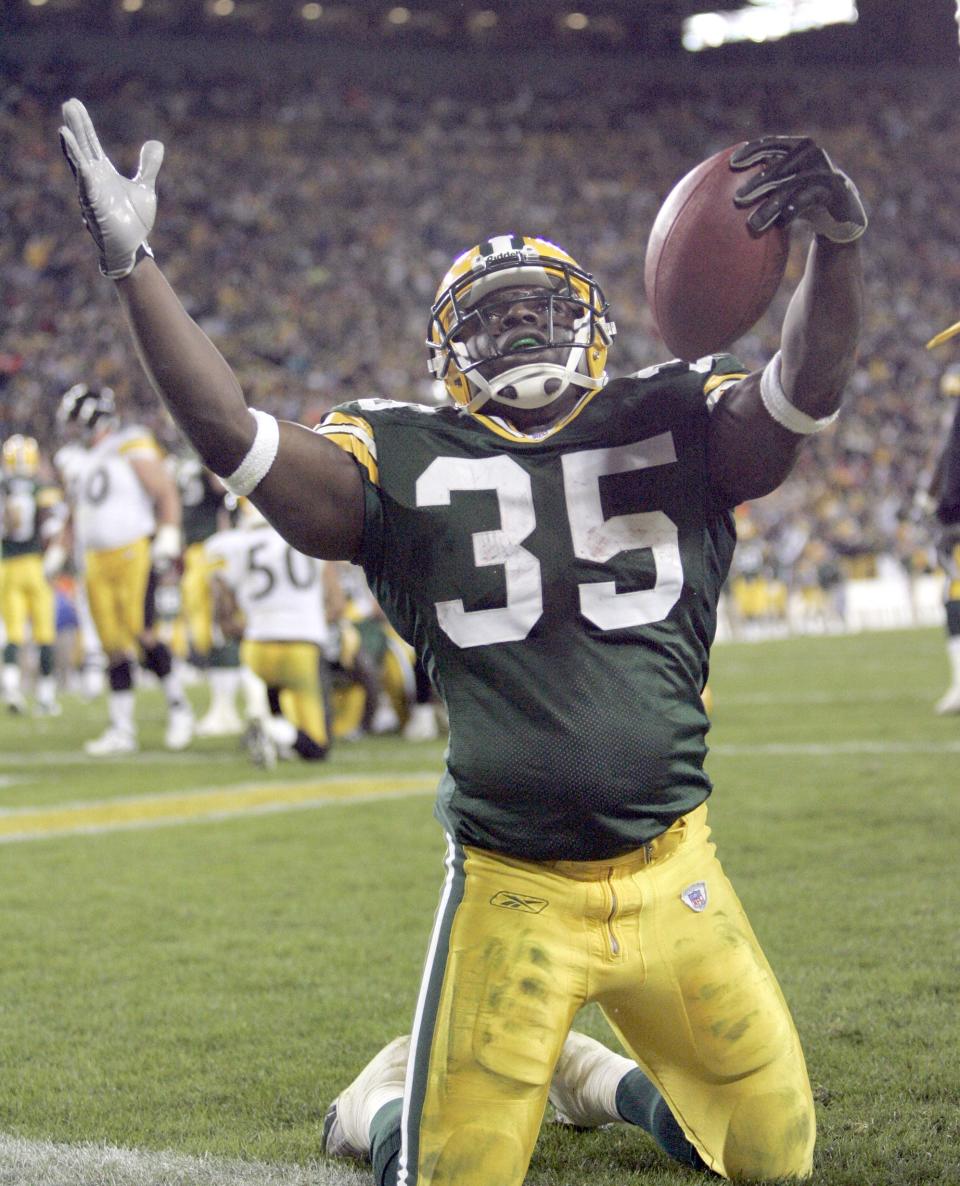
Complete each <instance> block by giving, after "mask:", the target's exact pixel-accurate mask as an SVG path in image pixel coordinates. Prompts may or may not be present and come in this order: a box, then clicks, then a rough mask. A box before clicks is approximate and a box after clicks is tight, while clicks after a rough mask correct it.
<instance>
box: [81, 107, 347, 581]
mask: <svg viewBox="0 0 960 1186" xmlns="http://www.w3.org/2000/svg"><path fill="white" fill-rule="evenodd" d="M63 117H64V126H63V127H62V128H61V129H60V136H61V141H62V144H63V149H64V153H65V155H66V157H67V160H68V162H69V164H70V166H71V168H72V169H73V172H74V175H75V176H76V179H77V187H78V194H79V199H80V208H81V212H82V214H83V219H84V223H85V224H86V226H87V229H88V230H89V231H90V233H91V235H92V236H93V239H94V242H95V243H96V245H97V248H98V250H99V252H100V271H101V272H102V273H103V275H104V276H106V277H107V278H108V279H110V280H112V281H113V282H114V284H115V288H116V292H117V296H118V297H119V299H120V304H121V306H122V308H123V311H124V314H125V317H126V321H127V324H128V326H129V328H130V331H131V333H132V335H133V340H134V343H135V345H136V348H137V353H138V356H139V358H140V361H141V363H142V364H143V367H144V370H145V371H146V374H147V376H148V378H149V379H150V382H151V384H152V385H153V387H154V389H155V390H156V392H157V394H158V395H159V396H160V397H161V399H162V400H163V402H164V403H165V404H166V406H167V408H168V409H169V411H170V414H171V415H172V416H173V418H174V420H175V421H176V422H177V424H178V425H179V427H180V428H181V430H182V431H183V433H184V435H185V436H186V437H187V438H188V440H189V441H190V442H191V444H192V445H193V447H194V448H195V449H196V451H197V453H198V454H199V456H200V457H201V459H202V460H203V462H204V463H205V464H206V465H207V466H208V467H209V468H210V469H211V470H213V472H214V473H215V474H217V475H218V476H219V477H221V478H223V479H225V480H226V481H227V482H228V483H230V482H232V484H233V487H234V488H235V490H236V492H238V493H244V494H249V496H250V498H251V499H252V501H253V502H254V503H255V504H256V505H257V506H258V507H259V508H260V510H261V511H263V513H264V515H266V517H267V519H268V520H269V521H270V522H271V523H272V524H273V525H274V526H275V527H276V528H277V530H278V531H279V532H280V533H281V534H282V535H283V536H284V538H285V539H286V540H287V541H288V542H289V543H290V544H291V545H292V546H293V547H294V548H296V549H297V550H298V551H301V552H305V553H307V554H308V555H314V556H322V557H325V558H327V559H350V558H352V557H353V556H354V555H355V554H356V550H357V547H358V544H359V541H360V532H361V530H362V524H363V492H362V486H361V480H360V475H359V471H358V470H357V468H356V465H355V463H354V462H353V461H352V460H351V459H350V458H349V457H348V456H347V455H346V454H345V453H343V452H342V451H341V450H340V449H338V448H337V447H336V446H335V445H333V444H331V443H330V442H329V441H327V440H324V439H323V438H322V437H319V436H316V435H315V434H313V433H311V432H310V431H309V430H308V429H306V428H303V427H301V426H300V425H296V424H291V423H289V422H282V423H281V424H280V425H279V435H278V438H277V434H276V430H275V429H274V428H273V425H272V423H271V418H269V417H260V418H259V419H255V418H254V416H252V415H251V413H250V411H249V409H248V408H247V403H246V400H245V398H244V395H243V391H242V389H241V387H240V384H239V382H238V380H237V378H236V376H235V375H234V373H233V371H232V370H231V369H230V367H229V365H228V364H227V362H226V361H225V359H224V358H223V356H222V355H221V354H220V352H219V350H217V348H216V346H214V344H213V343H212V342H211V341H210V339H209V338H208V337H207V336H206V334H205V333H204V332H203V331H202V330H201V329H200V327H199V326H198V325H197V324H196V323H195V322H194V321H193V320H192V318H191V317H190V316H189V314H188V313H187V312H186V310H185V309H184V307H183V305H182V304H181V303H180V300H179V299H178V297H177V296H176V294H175V293H174V291H173V289H172V288H171V287H170V285H169V284H168V283H167V281H166V279H165V277H164V276H163V274H162V272H161V270H160V268H159V267H158V266H157V264H156V263H155V261H154V260H153V257H152V252H151V250H150V248H149V245H148V243H147V237H148V235H149V234H150V231H151V230H152V228H153V222H154V217H155V213H156V196H155V185H156V178H157V173H158V171H159V169H160V164H161V162H162V160H163V146H162V145H161V144H160V143H159V142H158V141H155V140H151V141H148V142H147V144H145V145H144V147H143V149H142V151H141V154H140V168H139V169H138V171H137V173H136V175H135V176H134V177H133V178H131V179H128V178H125V177H121V175H120V174H119V173H118V172H117V171H116V169H115V168H114V167H113V165H112V164H111V162H110V161H109V159H108V158H107V157H106V155H105V154H104V152H103V149H102V148H101V146H100V142H99V140H98V138H97V135H96V132H95V130H94V127H93V123H92V122H91V120H90V117H89V115H88V114H87V111H86V109H85V108H84V106H83V104H82V103H80V102H79V101H78V100H76V99H71V100H69V102H67V103H65V104H64V106H63ZM258 429H259V431H258ZM251 482H252V483H253V485H252V486H251Z"/></svg>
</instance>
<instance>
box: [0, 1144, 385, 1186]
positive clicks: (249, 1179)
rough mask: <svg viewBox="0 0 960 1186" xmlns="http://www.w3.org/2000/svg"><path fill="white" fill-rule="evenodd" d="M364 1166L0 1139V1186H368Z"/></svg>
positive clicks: (368, 1176) (368, 1177)
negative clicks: (273, 1161) (279, 1162)
mask: <svg viewBox="0 0 960 1186" xmlns="http://www.w3.org/2000/svg"><path fill="white" fill-rule="evenodd" d="M372 1181H373V1175H372V1174H371V1172H370V1170H369V1168H368V1167H360V1168H356V1169H355V1168H354V1167H353V1166H351V1165H349V1164H343V1165H340V1164H336V1163H324V1164H320V1163H316V1164H312V1165H306V1166H297V1165H271V1164H270V1163H268V1162H259V1161H236V1160H227V1159H224V1158H219V1157H188V1156H186V1155H184V1154H181V1153H171V1152H162V1153H152V1152H147V1151H145V1150H142V1149H118V1148H116V1147H115V1146H112V1145H96V1144H88V1143H84V1144H81V1145H63V1144H56V1143H54V1142H53V1141H28V1140H23V1139H22V1138H20V1137H11V1136H5V1135H3V1134H0V1186H370V1184H371V1183H372Z"/></svg>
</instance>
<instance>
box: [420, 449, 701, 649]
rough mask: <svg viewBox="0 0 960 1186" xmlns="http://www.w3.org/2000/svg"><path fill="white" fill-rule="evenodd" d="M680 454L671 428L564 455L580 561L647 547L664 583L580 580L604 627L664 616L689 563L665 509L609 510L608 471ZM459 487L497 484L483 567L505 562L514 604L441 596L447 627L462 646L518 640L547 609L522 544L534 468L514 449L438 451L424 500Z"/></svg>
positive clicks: (476, 547)
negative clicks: (630, 585) (496, 513)
mask: <svg viewBox="0 0 960 1186" xmlns="http://www.w3.org/2000/svg"><path fill="white" fill-rule="evenodd" d="M676 460H677V454H676V450H675V448H674V445H673V437H672V435H671V434H670V433H669V432H664V433H661V434H660V435H659V436H655V437H650V438H649V439H648V440H645V441H636V442H635V443H634V444H632V445H620V446H617V447H616V448H610V449H586V450H583V451H582V452H579V453H568V454H566V455H565V456H564V457H563V458H562V464H563V489H564V499H565V502H566V509H567V518H568V519H569V522H570V533H571V536H572V539H573V550H574V553H575V554H576V555H577V556H578V557H579V558H580V559H582V560H592V561H595V562H597V563H599V564H603V563H606V562H607V561H608V560H611V559H612V558H613V557H614V556H616V555H618V554H619V553H620V552H627V551H633V550H636V549H640V548H649V549H650V550H651V551H652V553H653V559H654V563H655V565H656V574H657V575H656V582H655V584H654V585H653V586H652V588H649V589H639V590H636V591H634V592H627V593H618V592H617V590H616V584H615V582H614V581H612V580H611V581H586V582H583V583H581V584H580V585H579V586H578V589H579V594H580V612H581V613H582V614H583V616H584V617H585V618H587V619H588V620H589V621H591V622H593V624H594V625H595V626H598V627H599V628H600V629H601V630H617V629H622V628H623V627H627V626H644V625H647V624H648V623H650V622H659V621H661V620H662V619H663V618H665V617H666V616H667V614H668V613H669V612H670V610H671V609H672V608H673V606H674V605H676V603H677V600H678V599H679V597H680V592H681V589H682V588H683V568H682V565H681V561H680V547H679V544H678V541H677V527H676V524H675V523H674V522H673V520H672V519H670V518H669V517H668V516H667V515H665V514H664V513H663V512H662V511H638V512H636V513H634V514H630V515H615V516H613V517H612V518H610V519H604V517H603V508H602V505H601V501H600V479H601V478H603V477H606V476H608V475H610V474H620V473H627V472H629V471H632V470H641V469H647V468H649V467H651V466H658V465H671V464H673V463H675V462H676ZM455 490H493V491H494V492H495V493H496V496H497V503H498V506H499V509H500V527H499V528H498V529H497V530H495V531H476V532H474V533H473V535H472V539H473V557H474V563H475V564H476V565H477V567H478V568H484V567H486V566H488V565H492V564H502V565H503V567H504V573H505V578H506V604H505V605H503V606H502V607H498V608H494V609H475V610H467V609H464V605H463V600H462V599H461V598H457V599H455V600H451V601H438V602H437V603H436V610H437V619H438V621H439V623H440V626H441V627H442V628H443V630H444V632H445V633H446V634H447V635H448V636H449V637H450V638H451V639H452V640H453V641H454V642H455V643H456V644H457V645H458V646H460V647H476V646H485V645H489V644H491V643H498V642H517V641H519V640H520V639H523V638H526V637H527V635H528V634H529V633H530V631H531V630H532V629H533V627H534V626H535V625H536V623H537V621H538V620H539V619H540V616H541V615H542V613H543V584H542V581H541V578H540V561H539V560H538V559H537V557H536V556H534V554H533V553H532V552H530V551H529V550H528V549H527V548H525V547H524V546H523V542H524V540H526V539H527V538H528V536H530V535H531V534H532V533H533V530H534V528H535V527H536V525H537V520H536V515H535V513H534V509H533V493H532V490H531V485H530V475H529V474H528V473H527V472H526V470H524V469H523V468H522V467H521V466H520V465H519V464H518V463H517V462H516V461H514V460H513V458H512V457H508V456H506V455H505V454H502V455H500V456H498V457H485V458H467V457H437V458H435V459H434V460H433V461H432V462H431V463H430V465H428V466H427V468H426V469H425V470H424V472H423V473H422V474H421V476H420V478H419V479H418V480H417V490H416V493H417V506H421V507H427V506H449V505H450V495H451V493H452V492H453V491H455Z"/></svg>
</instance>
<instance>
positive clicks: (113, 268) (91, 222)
mask: <svg viewBox="0 0 960 1186" xmlns="http://www.w3.org/2000/svg"><path fill="white" fill-rule="evenodd" d="M62 110H63V119H64V126H63V127H61V129H60V144H61V146H62V147H63V152H64V156H66V158H67V162H68V163H69V165H70V168H71V169H72V170H73V175H74V177H76V179H77V191H78V194H79V198H80V212H81V213H82V215H83V221H84V225H85V226H86V228H87V230H88V231H89V232H90V234H91V235H92V236H93V241H94V242H95V243H96V245H97V249H98V250H99V252H100V271H101V272H102V273H103V274H104V276H107V277H109V279H111V280H120V279H122V278H123V277H124V276H129V275H130V273H131V272H132V271H133V268H134V265H135V264H136V262H137V259H138V255H137V253H138V251H139V249H140V248H143V250H144V251H145V252H146V253H147V254H148V255H152V254H153V253H152V252H151V251H150V247H149V244H148V243H147V236H148V235H149V234H150V232H151V230H152V229H153V221H154V218H155V217H156V213H157V194H156V183H157V173H158V172H159V170H160V165H161V164H162V162H163V145H162V144H161V143H160V141H159V140H148V141H147V142H146V144H144V146H143V148H142V149H141V150H140V167H139V168H138V170H137V173H136V176H134V177H132V178H127V177H121V176H120V174H119V173H118V172H117V170H116V169H115V168H114V167H113V164H112V163H111V161H110V159H109V157H107V156H106V154H105V153H104V151H103V149H102V148H101V147H100V141H99V140H98V139H97V133H96V131H95V130H94V127H93V121H92V120H91V119H90V116H89V115H88V114H87V109H86V108H85V107H84V105H83V104H82V103H81V102H80V100H79V99H68V100H67V102H66V103H64V105H63V108H62Z"/></svg>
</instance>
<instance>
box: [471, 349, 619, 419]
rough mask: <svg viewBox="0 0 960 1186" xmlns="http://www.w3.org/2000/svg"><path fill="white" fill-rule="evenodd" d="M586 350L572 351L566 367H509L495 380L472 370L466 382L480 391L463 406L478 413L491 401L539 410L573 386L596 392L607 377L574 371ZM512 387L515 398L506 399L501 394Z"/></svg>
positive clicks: (541, 365)
mask: <svg viewBox="0 0 960 1186" xmlns="http://www.w3.org/2000/svg"><path fill="white" fill-rule="evenodd" d="M584 349H585V347H583V346H575V347H573V348H571V350H570V355H569V357H568V358H567V362H566V365H564V366H561V365H560V364H559V363H549V362H547V363H536V362H528V363H522V364H521V365H520V366H515V367H511V368H510V370H509V371H504V372H503V374H502V375H497V376H496V377H495V378H494V379H492V380H488V379H485V378H484V376H483V375H481V374H480V372H479V370H474V371H473V372H472V373H471V374H470V376H469V378H468V382H469V383H471V384H472V385H473V386H474V387H478V388H479V389H480V390H479V391H477V393H476V394H475V395H474V396H473V398H472V399H471V400H470V401H469V403H467V404H466V405H465V407H466V410H467V411H468V412H477V411H479V410H480V409H481V408H482V407H483V406H484V404H486V403H487V401H488V400H494V401H495V402H496V403H498V404H500V405H501V406H502V407H505V408H542V407H545V406H546V405H547V404H552V403H553V402H554V400H556V399H559V398H560V396H561V395H563V393H564V392H565V391H566V389H567V388H568V387H569V386H571V384H572V385H574V386H576V387H583V388H586V390H587V391H597V390H598V389H599V388H601V387H603V385H604V383H605V382H606V376H605V375H601V376H600V377H599V378H596V379H595V378H593V377H592V376H591V375H584V374H582V373H581V372H580V371H578V370H577V367H578V366H579V365H580V362H581V359H582V358H583V353H584ZM551 382H553V383H556V384H557V386H556V389H555V390H552V391H549V392H548V391H547V386H548V385H549V384H550V383H551ZM508 387H512V388H513V389H514V390H515V391H516V392H517V398H515V399H509V398H507V397H505V396H502V395H501V394H500V393H501V392H503V391H505V390H506V388H508Z"/></svg>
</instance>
